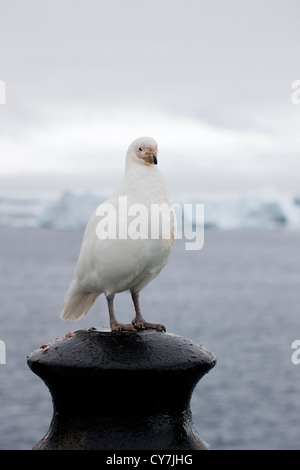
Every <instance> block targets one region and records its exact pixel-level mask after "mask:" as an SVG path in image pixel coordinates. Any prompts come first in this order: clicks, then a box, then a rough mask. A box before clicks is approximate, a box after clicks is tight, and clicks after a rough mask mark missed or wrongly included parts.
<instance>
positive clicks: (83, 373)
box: [27, 328, 216, 450]
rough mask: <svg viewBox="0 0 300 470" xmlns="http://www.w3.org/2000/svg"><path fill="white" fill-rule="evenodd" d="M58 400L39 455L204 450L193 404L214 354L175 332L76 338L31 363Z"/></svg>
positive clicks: (84, 333)
mask: <svg viewBox="0 0 300 470" xmlns="http://www.w3.org/2000/svg"><path fill="white" fill-rule="evenodd" d="M27 362H28V365H29V367H30V369H31V370H32V371H33V372H34V373H35V374H37V375H38V376H39V377H40V378H41V379H42V380H43V381H44V382H45V384H46V385H47V387H48V388H49V390H50V393H51V395H52V401H53V417H52V421H51V424H50V428H49V431H48V432H47V434H46V435H45V436H44V437H43V438H42V439H41V440H40V441H39V442H37V443H36V444H35V446H34V447H33V449H35V450H37V449H45V450H56V449H57V450H60V449H70V450H80V449H83V450H84V449H86V450H88V449H91V450H92V449H95V450H96V449H97V450H100V449H105V450H142V449H143V450H178V449H181V450H193V449H194V450H202V449H209V448H210V447H209V445H208V444H206V443H205V442H204V441H202V440H201V439H200V438H199V436H198V435H197V432H196V431H195V429H194V427H193V423H192V415H191V409H190V399H191V396H192V393H193V390H194V388H195V386H196V384H197V383H198V381H199V380H200V379H201V377H203V375H205V374H206V373H207V372H209V370H210V369H211V368H212V367H214V365H215V363H216V358H215V356H214V354H212V353H211V352H209V351H208V350H206V349H205V348H204V347H203V346H200V345H199V344H196V343H194V342H193V341H191V340H188V339H186V338H182V337H180V336H175V335H172V334H168V333H160V332H156V331H149V330H146V331H142V332H137V333H127V332H124V333H116V334H112V333H111V332H109V331H100V330H96V329H94V328H92V329H89V330H79V331H77V332H75V333H69V334H67V335H66V336H64V337H63V338H60V339H57V340H54V341H52V342H51V343H49V344H48V345H44V346H42V347H41V348H40V349H38V350H36V351H34V352H33V353H31V354H30V355H29V356H28V358H27Z"/></svg>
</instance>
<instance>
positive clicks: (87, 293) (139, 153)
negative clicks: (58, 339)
mask: <svg viewBox="0 0 300 470" xmlns="http://www.w3.org/2000/svg"><path fill="white" fill-rule="evenodd" d="M125 209H127V210H125ZM104 214H106V217H104ZM157 214H158V217H157ZM134 216H135V217H134ZM175 231H176V220H175V215H174V211H173V209H172V207H171V206H170V203H169V201H168V198H167V195H166V189H165V183H164V179H163V176H162V174H161V173H160V171H159V170H158V168H157V143H156V141H155V140H154V139H153V138H151V137H141V138H139V139H136V140H135V141H134V142H132V144H131V145H130V146H129V149H128V151H127V155H126V166H125V175H124V179H123V181H122V183H121V184H120V186H119V187H118V188H117V189H116V190H115V191H114V193H113V194H112V196H111V197H110V198H108V199H107V200H106V201H105V202H104V203H103V204H100V206H98V208H97V210H96V211H95V212H94V213H93V215H92V216H91V218H90V220H89V222H88V224H87V227H86V230H85V234H84V237H83V241H82V246H81V251H80V254H79V258H78V262H77V265H76V268H75V273H74V277H73V280H72V282H71V284H70V287H69V289H68V291H67V293H66V295H65V301H66V305H65V308H64V310H63V312H62V314H61V317H62V318H63V319H64V320H70V321H76V320H79V319H80V318H81V317H83V316H84V315H86V314H87V312H88V310H89V309H90V308H91V307H92V305H93V304H94V302H95V300H96V299H97V297H98V296H99V295H100V294H102V293H104V294H105V296H106V300H107V304H108V311H109V319H110V327H111V331H113V332H114V331H122V330H125V331H137V329H144V328H152V329H156V330H158V331H165V327H164V326H163V325H161V324H154V323H149V322H147V321H145V320H144V318H143V316H142V313H141V310H140V305H139V292H140V291H141V289H143V288H144V287H145V286H146V285H147V284H148V283H149V282H150V281H151V280H152V279H153V278H155V277H156V276H157V275H158V274H159V273H160V271H161V270H162V269H163V267H164V266H165V265H166V263H167V261H168V258H169V255H170V252H171V250H172V246H173V244H174V241H175ZM124 291H129V292H130V293H131V296H132V300H133V304H134V308H135V318H134V320H133V321H132V324H122V323H119V322H118V321H117V319H116V317H115V313H114V306H113V300H114V296H115V294H117V293H120V292H124Z"/></svg>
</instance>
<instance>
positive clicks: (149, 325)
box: [132, 320, 166, 332]
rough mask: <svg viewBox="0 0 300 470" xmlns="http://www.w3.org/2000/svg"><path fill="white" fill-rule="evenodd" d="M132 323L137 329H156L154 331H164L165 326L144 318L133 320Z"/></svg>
mask: <svg viewBox="0 0 300 470" xmlns="http://www.w3.org/2000/svg"><path fill="white" fill-rule="evenodd" d="M132 324H133V326H134V328H136V329H137V330H138V331H141V330H156V331H162V332H166V328H165V327H164V325H161V324H159V323H148V322H146V321H145V320H142V321H139V322H135V321H134V320H133V321H132Z"/></svg>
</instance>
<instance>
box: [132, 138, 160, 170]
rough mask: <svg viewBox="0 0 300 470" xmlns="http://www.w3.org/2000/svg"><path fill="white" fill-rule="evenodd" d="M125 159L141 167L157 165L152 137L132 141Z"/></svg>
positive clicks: (155, 146)
mask: <svg viewBox="0 0 300 470" xmlns="http://www.w3.org/2000/svg"><path fill="white" fill-rule="evenodd" d="M127 158H128V159H130V160H131V161H134V162H136V163H141V164H143V165H157V143H156V141H155V140H154V139H152V137H140V138H139V139H136V140H134V141H133V142H132V143H131V144H130V146H129V149H128V152H127Z"/></svg>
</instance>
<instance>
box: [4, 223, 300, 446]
mask: <svg viewBox="0 0 300 470" xmlns="http://www.w3.org/2000/svg"><path fill="white" fill-rule="evenodd" d="M81 239H82V232H76V231H75V232H72V231H69V232H68V231H55V230H51V229H48V230H47V229H30V228H26V229H25V228H22V229H21V228H19V229H18V228H11V227H0V241H1V243H0V260H1V261H0V262H1V264H0V340H2V341H4V342H5V345H6V364H0V449H31V448H32V446H33V445H34V444H35V443H36V442H37V441H38V440H39V439H40V438H41V437H42V436H43V435H44V434H45V433H46V432H47V430H48V427H49V424H50V420H51V416H52V403H51V396H50V394H49V392H48V389H47V388H46V386H45V385H44V383H43V382H42V381H41V380H40V379H39V378H38V377H37V376H35V375H34V374H33V373H32V372H31V371H30V369H29V368H28V366H27V363H26V357H27V355H28V354H30V353H31V352H32V351H33V350H35V349H37V348H39V347H40V346H41V345H43V344H45V343H48V342H49V341H51V340H53V339H55V338H58V337H60V336H63V335H64V334H66V333H67V332H68V331H76V330H78V329H81V328H89V327H92V326H94V327H97V328H108V314H107V309H106V301H105V299H104V298H103V296H102V297H100V298H99V299H98V300H97V302H96V304H95V305H94V306H93V308H92V310H91V311H90V312H89V314H88V315H87V317H86V318H85V319H84V320H81V321H80V322H77V323H66V322H63V321H62V320H60V312H61V310H62V308H63V305H64V304H63V296H64V293H65V291H66V289H67V287H68V285H69V282H70V280H71V278H72V275H73V270H74V267H75V264H76V261H77V256H78V253H79V249H80V244H81ZM141 306H142V310H143V314H144V317H145V318H146V319H147V320H149V321H154V322H155V321H157V322H162V323H164V324H165V325H166V328H167V331H168V332H170V333H174V334H176V335H180V336H184V337H187V338H190V339H192V340H194V341H196V342H197V343H200V344H203V345H204V346H205V347H206V348H208V349H209V350H211V351H212V352H214V353H215V355H216V356H217V361H218V362H217V365H216V367H215V368H214V369H212V370H211V371H210V372H209V374H208V375H206V376H204V377H203V379H202V380H201V381H200V382H199V384H198V385H197V387H196V389H195V391H194V394H193V398H192V402H191V407H192V413H193V420H194V424H195V427H196V429H197V430H198V433H199V435H200V437H201V438H202V439H203V440H205V441H206V442H208V443H209V444H210V445H211V446H212V448H213V449H300V364H299V365H295V364H293V363H292V360H291V356H292V353H293V349H292V348H291V345H292V342H293V341H294V340H296V339H299V340H300V235H299V233H289V232H285V231H272V232H267V231H265V232H258V231H257V232H250V231H240V232H232V231H228V232H225V231H206V233H205V243H204V247H203V249H202V250H200V251H186V250H185V245H184V240H181V241H178V242H177V243H176V245H175V248H174V251H173V253H172V256H171V259H170V262H169V263H168V265H167V266H166V268H165V269H164V270H163V272H162V273H161V274H160V276H159V277H157V278H156V279H155V280H154V281H153V282H152V283H151V284H150V285H149V286H148V287H146V289H145V290H144V291H143V292H142V294H141ZM115 307H116V313H117V315H118V319H119V320H120V321H125V322H129V321H131V319H132V318H133V308H132V305H131V300H130V298H129V295H128V294H120V295H119V296H118V297H117V298H116V305H115ZM120 393H122V392H121V390H120ZM99 399H101V398H99Z"/></svg>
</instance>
